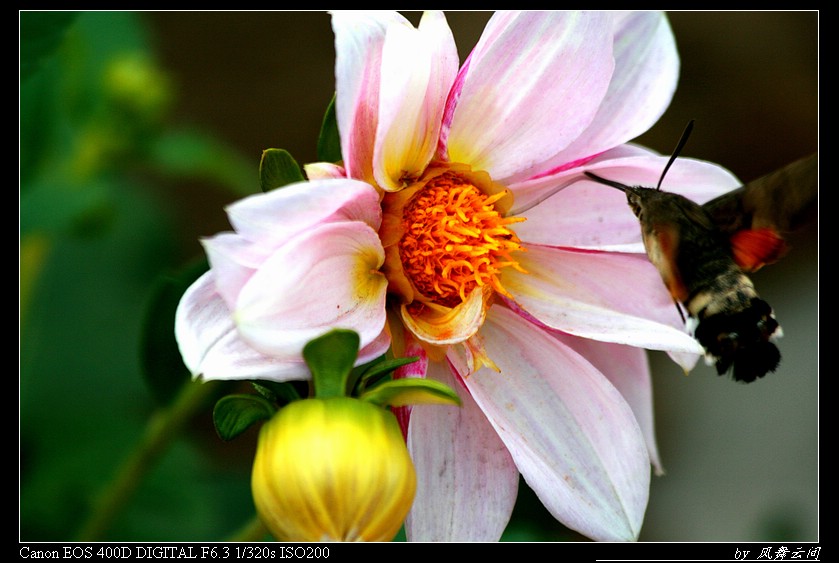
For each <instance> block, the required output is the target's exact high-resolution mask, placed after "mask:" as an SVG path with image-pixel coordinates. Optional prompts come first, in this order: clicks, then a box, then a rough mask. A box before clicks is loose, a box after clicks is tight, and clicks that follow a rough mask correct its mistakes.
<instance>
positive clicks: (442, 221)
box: [399, 172, 523, 307]
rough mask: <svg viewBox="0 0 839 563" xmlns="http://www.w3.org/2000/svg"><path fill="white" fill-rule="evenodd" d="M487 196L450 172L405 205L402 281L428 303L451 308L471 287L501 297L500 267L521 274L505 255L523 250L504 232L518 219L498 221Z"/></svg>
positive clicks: (494, 197) (492, 198) (499, 195)
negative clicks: (479, 288) (407, 283)
mask: <svg viewBox="0 0 839 563" xmlns="http://www.w3.org/2000/svg"><path fill="white" fill-rule="evenodd" d="M505 195H506V194H505V193H504V192H500V193H496V194H494V195H487V194H485V193H484V192H482V191H481V190H480V189H478V188H477V187H475V186H474V185H472V184H471V183H470V182H469V181H468V180H466V179H465V178H463V177H462V176H460V175H458V174H455V173H453V172H446V173H443V174H441V175H439V176H436V177H435V178H433V179H432V180H431V181H429V182H428V183H427V184H426V185H425V186H423V187H422V188H421V189H420V190H419V191H417V192H416V193H415V194H414V195H413V197H412V198H411V199H410V200H409V201H408V202H407V204H406V205H405V207H404V210H403V214H402V229H403V232H404V234H403V235H402V238H401V239H400V240H399V256H400V259H401V262H402V268H403V271H404V273H405V275H406V276H407V277H408V279H410V280H411V283H412V284H413V286H414V287H415V288H416V290H417V291H418V292H419V293H420V294H422V295H423V296H424V297H425V298H426V299H427V300H428V301H430V302H432V303H436V304H438V305H443V306H446V307H455V306H457V305H458V304H459V303H461V302H463V301H465V300H466V296H467V295H469V293H470V292H471V291H472V290H473V289H474V288H475V287H482V286H484V285H489V286H490V287H492V288H493V289H494V290H495V291H497V292H499V293H501V294H502V295H509V293H508V292H507V291H506V290H505V289H504V287H503V286H502V285H501V281H500V274H501V271H502V269H504V268H509V267H511V268H514V269H517V270H519V271H523V270H522V269H521V267H520V266H519V265H518V263H517V262H516V260H515V259H514V258H513V257H512V256H511V253H513V252H516V251H518V250H523V249H522V246H521V241H520V240H519V239H518V237H517V236H516V234H515V233H514V232H513V231H512V230H510V229H509V228H508V226H509V225H511V224H513V223H518V222H519V221H522V220H523V219H522V218H517V217H503V216H502V215H501V213H500V212H499V211H498V210H497V209H496V208H495V206H494V204H495V203H496V202H497V201H498V200H500V199H501V198H502V197H504V196H505Z"/></svg>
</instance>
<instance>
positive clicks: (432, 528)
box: [405, 362, 519, 542]
mask: <svg viewBox="0 0 839 563" xmlns="http://www.w3.org/2000/svg"><path fill="white" fill-rule="evenodd" d="M496 375H497V374H496ZM428 377H429V378H433V379H437V380H438V381H441V382H443V383H445V384H447V385H449V386H450V387H451V388H452V389H455V390H457V392H458V395H460V398H461V400H462V401H463V405H462V406H460V407H455V406H450V405H416V406H414V408H413V411H412V413H411V422H410V426H409V429H408V448H409V449H410V451H411V457H412V459H413V461H414V466H415V468H416V472H417V492H416V497H415V499H414V504H413V506H412V508H411V512H410V513H409V514H408V518H407V520H406V521H405V532H406V535H407V538H408V540H409V541H459V542H460V541H497V540H498V539H499V538H500V537H501V534H502V532H503V531H504V528H505V527H506V526H507V523H508V522H509V520H510V515H511V514H512V512H513V506H514V505H515V501H516V496H517V494H518V483H519V470H518V469H517V468H516V465H515V464H514V463H513V460H512V458H511V457H510V454H509V453H508V452H507V448H506V447H505V446H504V443H503V442H502V441H501V440H500V439H499V437H498V435H497V434H496V432H495V430H494V429H493V427H492V426H491V425H490V424H489V422H488V421H487V419H486V417H485V416H484V413H483V412H481V409H480V408H478V406H477V405H476V404H475V402H474V401H473V400H472V398H471V397H470V396H469V393H468V392H467V391H466V390H465V389H463V386H462V384H461V383H460V382H459V381H458V380H457V379H456V378H455V377H453V376H452V374H451V372H450V370H449V368H448V366H447V365H445V364H443V363H440V362H431V363H430V364H429V367H428Z"/></svg>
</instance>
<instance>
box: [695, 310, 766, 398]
mask: <svg viewBox="0 0 839 563" xmlns="http://www.w3.org/2000/svg"><path fill="white" fill-rule="evenodd" d="M698 321H699V324H698V325H697V326H696V330H695V331H694V337H695V338H696V339H697V340H698V341H699V343H700V344H701V345H702V346H703V347H704V348H705V350H706V358H708V359H709V360H711V361H713V362H714V364H715V367H716V370H717V374H719V375H723V374H725V373H727V372H729V371H731V374H732V377H733V378H734V379H735V380H736V381H742V382H745V383H749V382H751V381H754V380H755V379H758V378H761V377H763V376H764V375H766V374H767V373H768V372H770V371H775V370H776V369H777V367H778V365H779V364H780V361H781V353H780V351H779V350H778V347H777V346H775V344H774V342H773V341H772V340H774V339H775V338H777V337H779V336H781V334H782V333H781V327H780V325H779V324H778V321H777V320H775V316H774V315H773V313H772V308H771V307H770V306H769V304H768V303H767V302H766V301H764V300H762V299H760V298H758V297H756V296H755V297H752V298H750V299H749V301H748V303H747V304H746V305H745V306H742V307H737V308H734V307H728V308H725V309H722V310H720V311H718V312H714V313H711V314H707V315H700V316H699V317H698Z"/></svg>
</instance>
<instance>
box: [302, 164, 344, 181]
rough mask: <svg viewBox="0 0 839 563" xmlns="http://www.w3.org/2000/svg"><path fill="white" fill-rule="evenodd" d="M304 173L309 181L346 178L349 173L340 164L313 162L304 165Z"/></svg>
mask: <svg viewBox="0 0 839 563" xmlns="http://www.w3.org/2000/svg"><path fill="white" fill-rule="evenodd" d="M303 171H304V172H305V173H306V178H308V179H309V180H328V179H330V178H346V177H347V171H346V170H345V169H344V167H343V166H341V165H339V164H333V163H331V162H312V163H309V164H304V165H303Z"/></svg>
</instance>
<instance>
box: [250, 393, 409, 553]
mask: <svg viewBox="0 0 839 563" xmlns="http://www.w3.org/2000/svg"><path fill="white" fill-rule="evenodd" d="M251 488H252V492H253V498H254V503H255V505H256V510H257V512H258V513H259V516H260V518H261V520H262V522H263V523H264V524H265V526H266V527H267V528H268V530H269V531H270V532H271V534H272V535H273V536H274V537H275V538H276V539H277V540H280V541H390V540H392V539H393V537H394V536H395V535H396V534H397V532H398V531H399V528H400V527H401V526H402V522H403V521H404V519H405V516H406V515H407V514H408V511H409V510H410V508H411V503H412V502H413V500H414V493H415V491H416V474H415V472H414V466H413V463H412V462H411V458H410V456H409V454H408V448H407V447H406V445H405V441H404V439H403V438H402V433H401V432H400V430H399V425H398V423H397V422H396V417H394V416H393V414H392V413H390V412H389V411H387V410H384V409H382V408H380V407H378V406H375V405H373V404H371V403H367V402H365V401H361V400H359V399H353V398H349V397H332V398H327V399H317V398H316V399H305V400H300V401H295V402H293V403H290V404H289V405H287V406H285V407H283V408H282V409H281V410H280V411H279V412H278V413H277V414H276V415H274V417H273V418H272V419H271V420H269V421H268V422H267V423H265V425H264V426H263V427H262V429H261V431H260V434H259V444H258V446H257V450H256V458H255V459H254V464H253V474H252V480H251Z"/></svg>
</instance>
